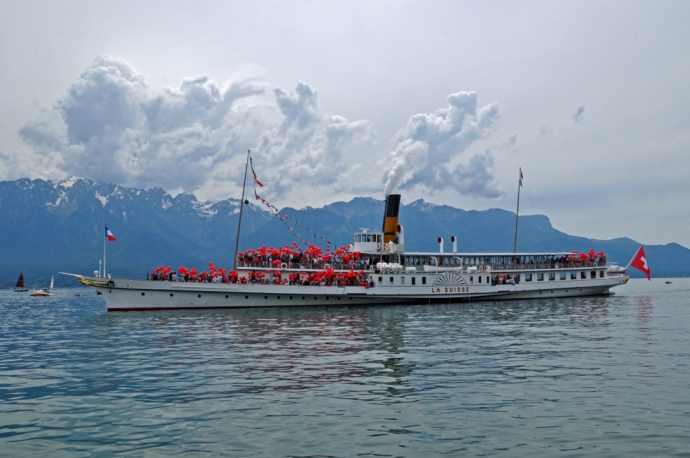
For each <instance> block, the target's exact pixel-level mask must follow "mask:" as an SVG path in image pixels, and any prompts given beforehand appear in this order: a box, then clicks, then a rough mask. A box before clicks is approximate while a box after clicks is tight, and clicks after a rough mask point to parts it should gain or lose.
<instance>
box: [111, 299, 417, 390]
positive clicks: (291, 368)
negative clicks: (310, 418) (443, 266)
mask: <svg viewBox="0 0 690 458" xmlns="http://www.w3.org/2000/svg"><path fill="white" fill-rule="evenodd" d="M376 310H377V309H368V308H352V309H350V308H347V309H340V308H334V309H328V308H324V309H305V310H300V309H291V310H290V311H289V313H281V312H277V311H276V310H275V309H260V310H236V311H233V312H228V311H227V310H225V311H223V310H206V311H204V312H200V311H190V312H188V313H184V312H183V314H180V315H174V316H159V317H156V319H155V322H154V326H155V327H156V333H155V334H156V335H158V336H160V337H159V342H160V344H159V349H160V350H161V351H162V352H163V354H164V355H165V356H163V359H167V358H168V357H169V358H174V351H175V350H174V349H175V348H177V347H179V346H187V345H189V346H192V345H194V346H198V345H199V343H200V340H202V341H204V340H207V341H206V342H204V343H203V347H204V348H207V349H212V350H213V357H212V358H211V359H212V362H211V365H213V366H216V367H228V368H229V367H232V368H234V369H233V372H236V374H237V375H238V378H237V379H236V380H235V381H234V382H233V385H234V389H233V390H231V391H232V392H233V393H255V394H256V393H262V392H266V391H290V390H297V391H300V390H309V389H316V388H320V387H324V386H327V385H329V384H333V383H343V384H350V385H359V384H361V383H362V382H361V381H362V380H367V381H368V382H367V383H369V382H370V381H371V379H372V378H376V379H380V380H382V381H381V382H380V383H378V384H376V385H375V386H373V387H368V384H367V389H366V392H367V393H368V395H369V396H370V395H374V396H375V398H380V397H381V396H383V397H390V396H393V397H400V396H405V394H407V393H409V391H410V389H411V388H408V385H407V384H406V382H405V378H406V377H408V376H409V375H410V374H411V373H412V372H413V370H414V369H415V364H414V363H411V362H410V361H409V360H407V359H406V358H405V356H404V352H403V351H402V350H401V349H402V348H403V347H404V345H405V343H404V330H405V326H406V321H407V313H404V312H403V313H400V312H401V310H398V311H397V312H398V313H382V314H379V313H377V312H376ZM379 311H380V310H379ZM379 317H382V318H379ZM129 319H135V320H137V321H140V320H141V319H144V320H145V318H144V317H138V316H132V317H131V318H130V317H127V316H123V317H122V318H119V317H118V318H117V319H116V321H122V320H125V321H129ZM382 320H383V321H382ZM182 322H184V326H181V323H182ZM126 326H131V324H129V323H128V324H126ZM372 326H373V328H372ZM113 356H114V357H115V358H117V357H118V356H117V355H113ZM207 363H208V362H207ZM267 380H272V382H267ZM358 392H359V393H361V391H359V390H353V395H357V393H358ZM226 394H231V393H230V392H227V393H226ZM383 402H386V401H383Z"/></svg>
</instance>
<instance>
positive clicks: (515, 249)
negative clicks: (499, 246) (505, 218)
mask: <svg viewBox="0 0 690 458" xmlns="http://www.w3.org/2000/svg"><path fill="white" fill-rule="evenodd" d="M521 187H522V169H520V178H519V179H518V198H517V210H515V239H514V241H513V253H517V235H518V214H519V213H520V188H521Z"/></svg>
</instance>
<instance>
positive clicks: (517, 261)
mask: <svg viewBox="0 0 690 458" xmlns="http://www.w3.org/2000/svg"><path fill="white" fill-rule="evenodd" d="M372 236H374V237H375V236H377V234H358V235H357V241H360V239H361V241H365V240H364V238H365V237H369V238H371V237H372ZM378 237H379V238H380V234H379V235H378ZM367 241H368V240H367ZM372 241H373V240H372ZM403 261H404V263H405V265H408V266H422V265H439V266H487V265H488V266H501V265H505V266H507V265H530V264H532V265H535V264H540V265H544V264H546V265H551V266H555V265H556V264H562V263H565V262H566V261H567V260H566V259H563V258H562V257H557V256H555V255H529V256H458V255H454V254H442V253H439V254H434V255H424V256H403Z"/></svg>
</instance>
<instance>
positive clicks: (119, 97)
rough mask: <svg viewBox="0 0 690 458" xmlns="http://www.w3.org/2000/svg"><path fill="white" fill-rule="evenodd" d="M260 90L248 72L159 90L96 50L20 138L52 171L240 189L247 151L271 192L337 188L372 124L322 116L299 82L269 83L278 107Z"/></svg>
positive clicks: (174, 186) (180, 187)
mask: <svg viewBox="0 0 690 458" xmlns="http://www.w3.org/2000/svg"><path fill="white" fill-rule="evenodd" d="M266 86H267V84H266V83H265V82H263V81H259V80H256V79H252V78H246V79H238V80H234V81H229V82H227V83H226V84H224V85H222V86H219V85H218V84H217V83H216V82H215V81H213V80H211V79H209V78H208V77H207V76H200V77H195V78H186V79H184V80H183V81H182V84H181V85H180V87H179V88H178V89H173V88H170V87H166V88H163V89H162V90H155V89H152V88H151V87H150V86H149V85H148V84H147V82H146V79H145V78H144V76H143V75H141V74H139V73H138V72H137V71H136V69H135V68H134V67H133V66H132V65H130V64H129V63H128V62H126V61H124V60H122V59H118V58H115V57H111V56H99V57H98V58H96V59H95V60H94V62H93V63H92V64H91V65H90V66H89V67H88V68H87V69H86V70H85V71H84V72H83V73H82V75H81V76H80V77H79V78H78V79H77V80H76V81H75V82H74V83H73V84H72V85H71V87H70V88H69V91H68V93H67V94H66V95H65V96H64V97H63V98H61V99H60V100H58V101H57V102H56V103H55V107H54V110H48V111H45V112H44V113H42V115H41V116H40V117H38V118H36V119H34V120H33V121H31V122H30V123H27V124H26V125H25V126H24V127H23V128H22V129H21V131H20V136H21V138H22V139H23V141H24V143H25V144H26V145H27V146H28V147H29V148H30V154H32V155H33V156H34V157H36V158H39V157H40V158H42V160H43V162H45V161H46V160H48V159H49V162H50V163H49V164H48V165H47V166H46V167H48V168H51V169H52V173H49V175H50V176H51V177H55V175H62V176H64V175H76V176H82V177H88V178H91V179H94V180H103V181H109V182H113V183H118V184H121V185H125V186H133V187H152V186H160V187H163V188H165V189H167V190H174V191H177V192H180V191H185V192H195V191H198V190H202V192H205V193H207V194H213V192H212V189H213V188H215V187H217V186H227V181H228V180H232V181H234V182H235V183H236V184H237V185H241V179H242V176H243V166H244V159H245V154H246V151H247V149H252V150H253V151H256V155H255V159H258V160H260V161H261V162H263V166H264V168H263V173H264V176H265V177H266V179H269V178H270V181H271V182H272V184H273V186H272V187H271V190H270V191H266V192H267V193H270V194H272V195H279V194H281V193H285V192H287V191H288V190H289V189H290V188H291V187H294V186H296V185H300V186H305V185H306V186H316V187H318V186H320V185H324V186H325V185H328V186H329V187H331V188H333V187H334V182H336V181H337V179H338V178H337V177H338V176H339V175H340V173H341V172H340V170H342V169H343V168H344V165H345V164H346V162H347V158H346V156H347V155H348V153H352V152H353V148H355V147H356V146H357V145H361V144H370V143H371V141H372V140H373V137H374V132H373V129H372V127H371V125H370V123H369V122H367V121H354V122H351V121H348V120H347V119H345V118H343V117H341V116H335V115H328V114H321V113H320V112H319V111H318V106H317V93H316V91H314V90H313V89H312V88H311V87H310V86H309V85H308V84H305V83H299V84H298V85H297V87H296V88H295V89H294V90H293V91H284V90H282V89H275V90H274V96H275V104H270V103H266V101H265V99H264V95H265V92H266V91H265V88H266ZM3 158H4V160H3V159H0V160H3V162H5V163H9V162H10V157H9V156H8V155H5V156H3Z"/></svg>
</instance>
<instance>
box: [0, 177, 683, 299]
mask: <svg viewBox="0 0 690 458" xmlns="http://www.w3.org/2000/svg"><path fill="white" fill-rule="evenodd" d="M255 204H258V205H255ZM383 210H384V201H383V200H376V199H373V198H363V197H360V198H355V199H352V200H351V201H349V202H335V203H332V204H330V205H326V206H324V207H321V208H312V207H305V208H302V209H294V208H289V207H288V208H283V209H281V212H283V213H282V214H281V215H280V216H282V217H283V218H286V217H287V219H285V220H281V219H280V218H276V217H275V215H274V214H273V213H272V212H271V211H269V208H268V207H267V206H266V205H263V204H262V203H261V202H260V201H253V200H252V202H251V203H250V204H249V205H246V206H245V212H244V213H243V219H242V236H241V238H240V250H245V249H248V248H257V247H260V246H262V245H266V246H278V245H286V244H289V245H292V244H293V243H294V242H297V243H298V244H299V245H300V246H302V247H304V244H303V242H302V241H301V240H304V241H306V242H309V243H314V244H316V245H318V246H321V247H325V242H324V241H323V240H324V239H326V240H329V241H330V242H331V243H332V244H333V245H346V244H348V243H352V234H353V232H355V231H358V230H359V229H360V228H369V229H370V230H374V231H375V230H379V228H380V227H381V224H382V221H383ZM239 212H240V201H239V199H232V198H230V199H226V200H221V201H216V202H200V201H198V200H197V199H196V197H195V196H194V195H191V194H184V193H183V194H178V195H177V196H175V197H173V196H171V195H170V194H169V193H167V192H165V191H164V190H163V189H160V188H153V189H145V190H144V189H132V188H124V187H122V186H118V185H116V184H111V183H102V182H95V181H91V180H88V179H83V178H75V177H70V178H66V179H63V180H56V181H46V180H40V179H37V180H30V179H19V180H15V181H2V182H0V287H3V288H7V287H10V286H14V283H15V282H16V279H17V277H18V276H19V273H20V272H23V273H24V277H25V280H26V284H27V285H29V286H47V284H48V282H49V281H50V277H51V275H55V276H57V274H58V272H60V271H62V272H73V273H92V272H94V271H96V270H98V262H99V260H101V259H103V245H104V224H107V225H108V228H109V229H110V230H111V232H113V234H115V236H116V238H117V240H116V241H115V242H108V243H107V250H108V251H107V266H108V272H109V273H111V274H112V275H113V276H118V277H119V276H125V277H135V278H145V276H146V273H147V271H150V270H152V269H153V268H155V267H158V266H171V267H173V268H177V267H178V266H181V265H184V266H186V267H189V268H191V267H194V266H196V267H197V268H198V269H200V270H204V269H207V265H208V262H209V261H212V262H213V263H214V264H215V265H218V266H221V267H230V266H231V265H232V256H233V252H234V247H235V237H236V232H237V223H238V219H239ZM400 223H401V224H402V225H403V226H404V228H405V248H406V250H407V251H438V250H439V247H438V243H437V238H438V237H443V238H444V240H445V241H446V242H445V250H446V251H450V250H451V244H450V237H451V236H452V235H455V236H456V237H457V239H458V251H461V252H500V253H503V252H512V248H513V235H514V230H515V213H513V212H509V211H506V210H501V209H490V210H485V211H475V210H469V211H466V210H461V209H458V208H454V207H450V206H446V205H434V204H431V203H428V202H425V201H423V200H417V201H415V202H412V203H410V204H408V205H402V206H401V208H400ZM300 225H301V226H300ZM519 225H520V226H519V227H520V229H519V240H518V251H520V252H561V251H565V252H571V251H572V250H578V251H589V249H590V248H594V249H595V251H605V252H606V254H607V257H608V259H609V260H610V261H618V262H620V263H621V264H622V265H626V264H627V263H628V261H629V260H630V259H631V258H632V256H633V255H634V253H635V251H636V250H637V248H638V247H639V246H640V243H639V242H636V241H634V240H632V239H629V238H617V239H613V240H596V239H589V238H585V237H577V236H573V235H568V234H566V233H564V232H561V231H558V230H556V229H554V228H553V226H552V225H551V222H550V221H549V219H548V218H547V217H546V216H544V215H527V216H521V217H520V222H519ZM287 226H290V228H292V229H294V231H293V230H290V229H289V228H288V227H287ZM307 228H308V229H307ZM295 233H297V234H299V237H297V236H296V235H295ZM300 239H301V240H300ZM645 251H646V254H647V258H648V260H649V263H650V267H651V268H652V273H653V275H654V276H657V277H673V276H688V275H690V250H688V249H687V248H685V247H683V246H681V245H679V244H677V243H669V244H667V245H646V246H645ZM630 273H631V274H632V275H633V276H641V275H642V274H641V273H639V274H638V273H637V272H632V271H631V272H630ZM60 285H61V281H59V279H58V278H56V286H60Z"/></svg>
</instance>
